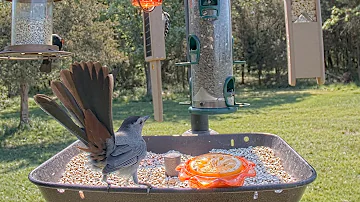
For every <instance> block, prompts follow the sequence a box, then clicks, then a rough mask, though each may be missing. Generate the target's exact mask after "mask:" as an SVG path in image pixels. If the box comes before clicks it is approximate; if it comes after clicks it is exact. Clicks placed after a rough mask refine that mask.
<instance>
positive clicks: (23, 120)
mask: <svg viewBox="0 0 360 202" xmlns="http://www.w3.org/2000/svg"><path fill="white" fill-rule="evenodd" d="M20 97H21V100H20V126H23V125H29V124H30V120H29V103H28V100H29V84H28V83H26V82H23V83H21V84H20Z"/></svg>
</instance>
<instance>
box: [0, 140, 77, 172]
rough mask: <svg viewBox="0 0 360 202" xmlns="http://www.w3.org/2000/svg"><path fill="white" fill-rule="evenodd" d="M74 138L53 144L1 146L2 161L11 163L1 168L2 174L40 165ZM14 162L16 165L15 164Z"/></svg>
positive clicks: (0, 156) (0, 158)
mask: <svg viewBox="0 0 360 202" xmlns="http://www.w3.org/2000/svg"><path fill="white" fill-rule="evenodd" d="M72 142H73V140H66V141H64V142H58V143H52V144H47V145H43V144H28V145H21V146H15V147H10V148H7V147H0V153H1V155H0V163H1V164H3V165H4V164H5V163H11V165H10V166H5V167H4V169H2V170H0V174H4V173H8V172H16V171H18V170H20V169H22V168H26V167H29V166H38V165H40V164H41V163H43V162H44V161H46V160H48V159H49V158H51V157H52V156H54V155H55V154H56V153H58V152H59V151H61V150H62V149H64V148H65V147H67V146H68V145H70V144H71V143H72ZM13 163H14V164H15V165H13Z"/></svg>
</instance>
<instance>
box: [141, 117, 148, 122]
mask: <svg viewBox="0 0 360 202" xmlns="http://www.w3.org/2000/svg"><path fill="white" fill-rule="evenodd" d="M149 118H150V116H143V117H142V119H143V120H144V122H145V121H146V120H148V119H149Z"/></svg>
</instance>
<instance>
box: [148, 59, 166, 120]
mask: <svg viewBox="0 0 360 202" xmlns="http://www.w3.org/2000/svg"><path fill="white" fill-rule="evenodd" d="M150 77H151V87H152V88H151V89H152V91H151V92H152V102H153V107H154V119H155V120H156V121H159V122H161V121H163V103H162V82H161V61H160V60H155V61H151V62H150Z"/></svg>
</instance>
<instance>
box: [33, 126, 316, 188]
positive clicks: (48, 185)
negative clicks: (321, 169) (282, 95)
mask: <svg viewBox="0 0 360 202" xmlns="http://www.w3.org/2000/svg"><path fill="white" fill-rule="evenodd" d="M239 134H241V135H247V134H249V135H265V136H272V137H275V138H279V139H280V140H281V141H283V142H284V143H285V145H286V146H288V147H289V148H290V149H291V151H292V152H294V154H295V155H296V156H297V157H298V158H300V159H301V160H302V161H303V162H304V163H305V164H306V166H308V168H309V169H310V171H311V173H312V174H311V176H310V177H308V178H307V179H304V180H301V181H298V182H292V183H281V184H266V185H256V186H255V185H250V186H241V187H231V188H211V189H194V188H157V187H154V188H152V189H151V190H150V193H174V194H177V193H209V192H223V193H225V192H227V193H230V192H231V193H233V192H245V191H271V190H286V189H293V188H298V187H302V186H307V185H308V184H310V183H312V182H313V181H314V180H315V179H316V177H317V173H316V171H315V169H314V168H313V167H312V166H311V165H310V164H309V163H308V162H307V161H306V160H305V159H304V158H303V157H302V156H301V155H300V154H299V153H297V152H296V151H295V150H294V149H293V148H292V147H291V146H290V145H289V144H288V143H287V142H286V141H285V140H284V139H282V138H281V137H279V136H278V135H274V134H271V133H233V134H216V135H212V136H217V135H221V136H223V135H225V136H226V135H239ZM173 136H176V137H185V138H186V137H189V136H179V135H154V136H144V138H146V137H150V138H151V137H158V138H159V137H160V138H161V137H173ZM79 143H80V141H79V140H76V141H75V142H73V143H71V144H70V145H69V146H67V147H66V148H64V149H63V150H61V151H60V152H58V153H56V154H55V155H54V156H52V157H51V158H50V159H48V160H46V161H45V162H43V163H42V164H41V165H39V166H38V167H36V168H35V169H34V170H32V171H31V172H30V173H29V175H28V179H29V180H30V181H31V182H32V183H34V184H35V185H37V186H39V187H44V188H52V189H63V190H73V191H91V192H112V193H114V192H115V193H121V192H122V193H134V194H141V193H145V194H147V188H145V187H112V188H110V189H108V188H107V187H106V186H88V185H79V184H62V183H54V182H45V181H42V180H38V179H36V178H35V177H34V175H35V173H36V172H38V170H39V169H41V168H42V167H44V166H45V165H46V164H48V163H49V162H51V161H53V160H54V159H55V158H57V156H60V155H61V154H62V153H65V152H66V151H67V150H68V149H71V148H72V147H73V146H74V145H76V144H79Z"/></svg>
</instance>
